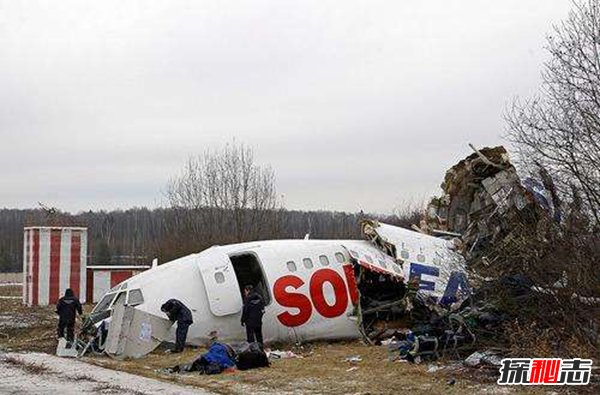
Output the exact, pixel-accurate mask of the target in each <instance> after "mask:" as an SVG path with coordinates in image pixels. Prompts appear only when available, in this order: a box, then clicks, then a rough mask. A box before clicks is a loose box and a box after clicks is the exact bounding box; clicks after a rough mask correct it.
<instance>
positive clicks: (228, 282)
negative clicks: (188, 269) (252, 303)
mask: <svg viewBox="0 0 600 395" xmlns="http://www.w3.org/2000/svg"><path fill="white" fill-rule="evenodd" d="M197 259H198V261H197V263H196V264H197V265H198V269H200V274H201V275H202V280H203V281H204V287H205V289H206V297H207V299H208V305H209V307H210V311H211V312H212V313H213V314H214V315H216V316H217V317H223V316H226V315H231V314H236V313H239V312H240V311H241V309H242V295H241V293H240V287H239V284H238V280H237V277H236V276H235V271H234V270H233V265H232V264H231V260H230V259H229V256H227V254H224V253H223V252H221V251H220V250H219V248H218V247H213V248H210V249H208V250H206V251H204V252H203V253H201V254H200V255H199V256H198V258H197Z"/></svg>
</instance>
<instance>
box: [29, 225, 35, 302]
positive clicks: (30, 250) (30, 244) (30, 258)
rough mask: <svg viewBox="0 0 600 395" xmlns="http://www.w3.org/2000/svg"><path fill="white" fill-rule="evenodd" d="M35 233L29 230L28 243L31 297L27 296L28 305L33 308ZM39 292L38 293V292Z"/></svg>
mask: <svg viewBox="0 0 600 395" xmlns="http://www.w3.org/2000/svg"><path fill="white" fill-rule="evenodd" d="M33 232H35V231H34V230H29V237H28V239H29V241H28V246H29V247H28V248H29V263H28V265H29V270H27V273H28V274H29V278H28V281H27V293H28V294H29V295H27V305H28V306H31V301H32V300H33ZM36 292H37V291H36Z"/></svg>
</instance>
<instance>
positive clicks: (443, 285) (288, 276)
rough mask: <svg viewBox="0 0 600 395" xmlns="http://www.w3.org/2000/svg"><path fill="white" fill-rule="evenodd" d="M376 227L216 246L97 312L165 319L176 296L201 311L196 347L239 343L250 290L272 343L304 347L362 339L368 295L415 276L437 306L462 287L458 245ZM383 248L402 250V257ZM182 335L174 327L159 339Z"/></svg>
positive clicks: (160, 271) (123, 289)
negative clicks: (359, 234)
mask: <svg viewBox="0 0 600 395" xmlns="http://www.w3.org/2000/svg"><path fill="white" fill-rule="evenodd" d="M372 224H373V223H372ZM374 224H375V228H376V229H375V232H374V233H373V232H371V236H369V237H370V240H369V241H361V240H271V241H257V242H250V243H242V244H234V245H227V246H216V247H212V248H209V249H207V250H205V251H203V252H200V253H198V254H192V255H188V256H185V257H182V258H179V259H176V260H174V261H171V262H168V263H165V264H163V265H160V266H157V267H155V268H153V269H151V270H148V271H146V272H143V273H141V274H138V275H136V276H134V277H132V278H130V279H128V280H127V281H125V282H123V283H121V284H119V285H117V286H116V287H114V288H113V289H112V290H111V291H109V292H108V293H107V294H106V295H105V296H104V297H103V298H102V300H101V301H100V302H99V303H98V305H97V306H96V308H95V309H94V313H95V314H101V313H102V312H103V311H105V312H108V311H109V310H114V309H115V307H118V306H119V305H125V306H134V309H136V310H139V311H141V312H144V313H146V314H149V315H152V316H157V317H163V318H166V316H165V315H164V313H162V312H161V310H160V307H161V305H162V304H163V303H164V302H165V301H167V300H168V299H171V298H176V299H179V300H181V301H182V302H183V303H184V304H186V305H187V306H188V307H189V308H190V310H191V311H192V314H193V320H194V323H193V325H192V326H191V327H190V329H189V333H188V342H189V343H191V344H199V343H201V342H203V341H204V340H205V339H206V338H207V336H208V334H209V333H210V332H211V331H217V332H218V334H219V337H220V338H221V339H223V340H241V339H243V338H244V337H245V330H244V328H243V327H242V326H241V325H240V316H241V310H242V289H243V288H244V286H246V285H249V284H251V285H254V287H255V288H256V289H257V290H258V291H259V292H260V293H261V294H262V295H263V297H264V299H265V304H266V308H265V315H264V317H263V333H264V335H265V340H267V341H294V342H298V341H304V340H315V339H341V338H356V337H360V336H361V334H364V328H363V327H362V325H363V323H362V321H361V308H363V309H364V308H365V306H361V304H362V301H363V300H364V297H368V296H369V295H366V294H367V293H369V292H371V293H373V294H377V293H379V292H378V290H383V289H386V290H387V291H389V292H391V293H393V294H396V295H397V298H398V299H400V298H401V297H402V296H403V292H404V290H405V288H406V281H405V280H407V279H409V278H411V279H416V281H418V283H419V289H420V291H421V292H424V293H427V294H429V295H430V296H432V297H433V299H435V300H438V301H442V300H443V299H447V300H452V298H453V297H456V295H457V293H458V292H460V291H461V289H462V290H464V288H465V283H464V274H463V271H464V262H463V260H462V258H461V256H460V255H459V254H458V253H456V252H455V251H454V250H453V243H452V242H451V241H447V240H442V239H439V238H435V237H432V236H428V235H424V234H420V233H418V232H413V231H410V230H406V229H402V228H397V227H393V226H390V225H386V224H379V223H374ZM371 230H373V229H371ZM377 230H378V231H379V233H377ZM373 235H375V236H373ZM375 238H377V240H375ZM382 244H387V245H393V246H395V248H394V253H395V254H396V256H393V255H390V253H389V251H387V250H385V249H384V248H382ZM384 251H385V252H387V253H384ZM457 274H458V275H457ZM373 290H375V291H373ZM149 330H151V328H150V329H149V328H148V326H146V327H144V331H146V332H148V331H149ZM146 335H147V336H149V334H148V333H146ZM174 335H175V331H174V328H171V329H170V331H169V334H168V335H167V336H166V337H167V338H166V339H161V340H173V339H174V337H175V336H174ZM134 336H137V335H135V334H134Z"/></svg>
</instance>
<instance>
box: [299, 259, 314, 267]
mask: <svg viewBox="0 0 600 395" xmlns="http://www.w3.org/2000/svg"><path fill="white" fill-rule="evenodd" d="M302 263H303V264H304V267H305V268H307V269H312V268H313V266H314V265H313V263H312V259H310V258H304V259H303V260H302Z"/></svg>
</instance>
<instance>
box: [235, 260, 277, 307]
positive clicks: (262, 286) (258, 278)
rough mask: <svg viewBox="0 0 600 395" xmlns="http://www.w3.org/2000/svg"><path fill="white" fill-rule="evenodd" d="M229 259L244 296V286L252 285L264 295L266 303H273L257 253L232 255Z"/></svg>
mask: <svg viewBox="0 0 600 395" xmlns="http://www.w3.org/2000/svg"><path fill="white" fill-rule="evenodd" d="M229 259H230V260H231V264H232V265H233V270H234V271H235V276H236V278H237V280H238V284H239V287H240V293H241V294H242V297H243V296H244V287H245V286H246V285H252V286H254V288H255V289H256V291H257V292H259V293H260V295H261V296H262V297H263V300H264V301H265V305H268V304H269V303H271V298H270V295H269V291H268V289H267V282H266V281H265V275H264V273H263V271H262V268H261V265H260V262H259V261H258V258H257V257H256V255H254V254H251V253H245V254H240V255H234V256H231V257H229Z"/></svg>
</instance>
